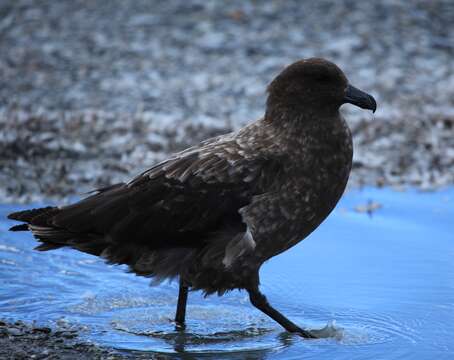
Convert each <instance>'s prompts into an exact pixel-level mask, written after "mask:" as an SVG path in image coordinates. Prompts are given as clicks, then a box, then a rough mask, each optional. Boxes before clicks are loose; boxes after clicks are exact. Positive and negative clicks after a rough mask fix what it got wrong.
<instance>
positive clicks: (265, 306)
mask: <svg viewBox="0 0 454 360" xmlns="http://www.w3.org/2000/svg"><path fill="white" fill-rule="evenodd" d="M247 291H248V293H249V299H250V300H251V303H252V305H254V306H255V307H256V308H257V309H259V310H260V311H262V312H264V313H265V314H266V315H268V316H269V317H270V318H271V319H273V320H274V321H277V322H278V323H279V324H280V325H281V326H282V327H284V329H285V330H287V331H289V332H292V333H299V334H300V335H301V336H303V337H305V338H315V336H314V335H312V334H311V333H310V332H309V331H307V330H304V329H301V328H300V327H299V326H297V325H295V324H294V323H292V322H291V321H290V320H289V319H287V318H286V317H285V316H284V315H282V314H281V313H280V312H279V311H277V310H276V309H274V308H273V307H272V306H271V305H270V304H269V303H268V300H267V299H266V297H265V295H263V294H262V293H261V292H260V290H259V289H258V287H255V288H252V289H247Z"/></svg>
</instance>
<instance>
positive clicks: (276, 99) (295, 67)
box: [267, 58, 377, 114]
mask: <svg viewBox="0 0 454 360" xmlns="http://www.w3.org/2000/svg"><path fill="white" fill-rule="evenodd" d="M268 93H269V96H268V101H267V112H269V111H271V112H274V111H278V112H283V111H291V112H292V113H294V112H297V113H303V114H304V113H306V114H320V113H327V114H329V113H337V111H338V110H339V107H340V106H341V105H342V104H345V103H350V104H353V105H356V106H359V107H360V108H363V109H369V110H372V111H373V112H375V110H376V108H377V104H376V102H375V99H374V98H373V97H372V96H371V95H369V94H367V93H365V92H363V91H361V90H359V89H357V88H355V87H354V86H352V85H350V84H349V83H348V80H347V78H346V76H345V75H344V73H343V72H342V70H341V69H339V67H338V66H337V65H335V64H333V63H332V62H330V61H328V60H325V59H321V58H310V59H305V60H300V61H297V62H295V63H293V64H291V65H289V66H287V67H286V68H285V69H284V70H283V71H282V72H281V73H280V74H279V75H278V76H276V78H275V79H274V80H273V81H272V82H271V84H270V85H269V86H268Z"/></svg>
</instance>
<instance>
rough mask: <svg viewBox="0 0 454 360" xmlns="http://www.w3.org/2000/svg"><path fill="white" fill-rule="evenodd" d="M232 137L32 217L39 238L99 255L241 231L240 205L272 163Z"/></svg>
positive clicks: (246, 201) (261, 182)
mask: <svg viewBox="0 0 454 360" xmlns="http://www.w3.org/2000/svg"><path fill="white" fill-rule="evenodd" d="M239 147H240V145H238V143H237V142H235V141H218V140H216V139H215V140H212V141H211V142H208V143H204V144H203V145H202V146H200V147H197V148H190V149H188V150H186V151H184V152H182V153H179V154H177V155H176V156H174V157H173V158H170V159H169V160H166V161H164V162H162V163H160V164H158V165H156V166H154V167H153V168H151V169H149V170H148V171H146V172H144V173H142V174H141V175H139V176H138V177H136V178H135V179H133V180H132V181H131V182H130V183H128V184H118V185H116V186H113V187H110V188H106V189H100V190H99V191H98V192H97V193H96V194H94V195H92V196H90V197H88V198H86V199H84V200H82V201H80V202H78V203H75V204H72V205H69V206H66V207H62V208H59V209H58V210H55V211H53V212H50V213H49V214H50V215H49V216H48V217H46V216H42V217H41V219H39V221H34V222H30V223H31V229H32V231H33V233H34V234H35V236H37V237H38V238H39V239H40V240H41V241H43V242H44V243H45V244H51V245H52V244H53V245H55V244H57V245H58V244H62V245H63V246H64V245H69V246H73V247H76V248H77V249H79V250H82V251H86V252H90V253H93V254H97V255H99V253H101V252H102V250H103V249H104V248H105V247H106V246H110V245H112V244H118V245H120V244H124V245H128V244H130V243H132V242H133V243H135V244H143V245H144V246H146V247H147V248H149V249H150V248H151V249H153V248H163V247H164V248H165V247H199V246H203V245H204V244H206V242H207V241H210V239H213V238H216V236H214V234H218V233H219V232H224V233H225V232H228V233H229V234H231V235H232V236H234V234H235V233H241V232H246V224H245V223H244V222H243V219H242V216H241V214H240V213H239V209H241V208H242V207H244V206H245V205H247V204H249V202H250V201H251V199H252V197H253V196H254V195H256V194H257V193H260V191H261V189H262V188H264V183H265V182H266V181H267V179H266V177H265V176H264V173H265V172H268V171H265V170H266V169H267V168H268V167H269V166H276V162H274V161H272V160H271V159H269V158H267V157H264V156H261V155H260V154H252V153H249V152H248V153H247V155H246V154H245V153H244V152H242V149H241V148H239Z"/></svg>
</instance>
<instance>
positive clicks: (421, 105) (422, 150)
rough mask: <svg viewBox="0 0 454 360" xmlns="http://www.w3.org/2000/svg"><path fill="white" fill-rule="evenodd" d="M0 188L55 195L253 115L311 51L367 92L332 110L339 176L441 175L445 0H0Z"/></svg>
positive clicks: (445, 132)
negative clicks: (346, 167) (350, 155)
mask: <svg viewBox="0 0 454 360" xmlns="http://www.w3.org/2000/svg"><path fill="white" fill-rule="evenodd" d="M0 14H1V16H0V77H1V79H2V86H1V87H0V166H1V169H2V170H1V172H0V183H1V184H2V186H1V188H0V199H2V201H3V202H30V201H36V200H42V199H47V200H52V199H53V200H58V201H62V199H64V198H67V197H68V196H71V195H80V194H83V193H84V192H86V191H89V190H91V189H93V188H94V187H99V186H104V185H108V184H111V183H114V182H118V181H125V180H128V179H129V178H130V177H131V176H133V175H136V174H137V173H139V172H140V171H142V170H144V169H146V168H147V167H149V166H151V165H153V164H154V163H156V162H157V161H159V160H162V159H164V158H165V157H166V156H168V155H169V154H170V153H171V152H174V151H176V150H180V149H182V148H184V147H186V146H188V145H191V144H194V143H196V142H198V141H200V140H201V139H204V138H206V137H209V136H213V135H217V134H220V133H225V132H228V131H231V130H235V129H237V128H239V127H240V126H242V125H244V124H245V123H247V122H250V121H253V120H255V119H257V118H259V117H260V116H261V115H262V114H263V109H264V101H265V89H266V85H267V83H268V82H269V81H270V80H271V79H272V78H273V76H275V75H276V74H277V73H278V72H279V70H280V69H282V68H283V66H285V65H286V64H289V63H291V62H293V61H295V60H297V59H299V58H304V57H310V56H322V57H326V58H328V59H331V60H333V61H334V62H336V63H337V64H339V65H340V66H341V67H342V68H343V69H344V71H345V72H346V74H347V75H348V76H349V78H350V80H351V82H352V83H353V84H355V85H356V86H358V87H360V88H362V89H363V90H365V91H367V92H370V93H371V94H373V95H374V96H375V97H376V99H377V102H378V106H379V107H378V111H377V112H376V114H375V115H372V114H369V113H366V112H363V111H356V110H355V109H353V107H351V106H349V105H347V106H344V107H343V111H344V113H345V114H346V116H347V118H348V121H349V123H350V126H351V128H352V130H353V133H354V139H355V159H354V160H355V162H354V170H353V173H352V176H351V181H350V185H354V186H356V185H379V186H381V185H391V186H398V187H402V186H404V187H405V186H416V187H420V188H423V189H434V188H438V187H440V186H446V185H449V184H452V183H453V181H454V172H453V171H452V168H453V165H454V137H453V136H452V135H453V127H454V61H452V60H453V57H454V29H453V27H452V26H451V25H452V23H453V21H454V4H453V3H452V2H451V1H441V0H438V1H431V2H426V1H414V0H413V1H394V0H393V1H370V2H352V1H347V0H343V1H317V2H312V1H286V2H280V1H267V2H260V1H258V2H244V1H229V2H228V3H224V2H216V1H175V0H172V1H154V2H148V1H134V2H124V1H110V2H108V3H106V2H102V1H91V2H85V1H71V2H70V1H64V2H54V1H39V2H35V1H28V0H18V1H4V2H2V3H1V5H0Z"/></svg>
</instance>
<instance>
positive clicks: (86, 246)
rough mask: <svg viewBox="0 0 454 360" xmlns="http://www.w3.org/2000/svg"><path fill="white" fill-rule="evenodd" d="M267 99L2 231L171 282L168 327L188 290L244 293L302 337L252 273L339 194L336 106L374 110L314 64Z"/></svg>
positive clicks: (340, 144)
mask: <svg viewBox="0 0 454 360" xmlns="http://www.w3.org/2000/svg"><path fill="white" fill-rule="evenodd" d="M268 93H269V95H268V100H267V107H266V113H265V115H264V117H263V118H262V119H260V120H258V121H256V122H254V123H251V124H250V125H248V126H246V127H244V128H243V129H241V130H239V131H238V132H234V133H230V134H226V135H223V136H219V137H216V138H213V139H209V140H206V141H204V142H202V143H201V144H200V145H198V146H194V147H192V148H189V149H187V150H185V151H182V152H180V153H177V154H175V155H174V156H172V157H170V158H169V159H168V160H166V161H164V162H162V163H160V164H157V165H155V166H154V167H152V168H151V169H149V170H147V171H146V172H144V173H143V174H141V175H139V176H137V177H136V178H134V179H133V180H132V181H130V182H129V183H121V184H117V185H113V186H111V187H108V188H104V189H98V190H97V191H96V192H95V193H94V194H93V195H91V196H89V197H87V198H86V199H83V200H81V201H79V202H77V203H75V204H72V205H69V206H63V207H47V208H42V209H33V210H26V211H21V212H17V213H13V214H10V215H9V218H10V219H14V220H18V221H22V222H23V223H25V225H24V224H22V225H17V226H15V227H13V228H12V230H30V231H31V232H32V233H33V235H34V236H35V237H36V238H37V239H38V240H39V241H40V242H41V245H39V246H38V247H37V249H38V250H51V249H55V248H59V247H62V246H70V247H72V248H74V249H77V250H80V251H83V252H86V253H89V254H93V255H97V256H102V257H103V258H105V259H106V260H107V261H108V262H109V263H115V264H126V265H128V266H129V268H130V270H131V271H132V272H134V273H136V274H138V275H143V276H149V277H153V278H154V279H155V280H162V279H168V278H175V277H179V278H180V295H179V302H178V309H177V315H176V321H177V322H178V323H180V324H182V323H183V322H184V316H185V305H186V296H187V289H188V287H189V288H191V289H194V290H203V291H204V292H205V293H206V294H211V293H214V292H217V293H218V294H223V293H224V292H226V291H228V290H232V289H246V290H247V291H248V292H249V295H250V299H251V302H252V304H253V305H254V306H256V307H257V308H259V309H260V310H262V311H263V312H265V313H266V314H267V315H269V316H270V317H272V318H273V319H275V320H276V321H278V322H279V323H280V324H281V325H282V326H284V327H285V328H286V329H287V330H288V331H292V332H299V333H300V334H302V335H303V336H306V337H311V336H312V334H310V332H308V331H306V330H303V329H301V328H299V327H298V326H296V325H295V324H293V323H292V322H290V321H289V320H288V319H286V318H285V317H284V316H283V315H281V314H280V313H279V312H277V311H276V310H275V309H273V308H272V307H271V306H270V305H269V304H268V302H267V301H266V298H265V297H264V296H263V295H262V294H261V293H260V292H259V289H258V285H259V275H258V273H259V268H260V266H261V265H262V263H263V262H264V261H265V260H267V259H269V258H271V257H272V256H275V255H277V254H279V253H281V252H283V251H285V250H286V249H288V248H290V247H291V246H293V245H295V244H296V243H298V242H299V241H301V240H302V239H304V238H305V237H306V236H307V235H309V234H310V233H311V232H312V231H313V230H314V229H315V228H317V226H318V225H319V224H320V223H321V222H322V221H323V220H324V219H325V218H326V216H328V214H329V213H330V212H331V210H332V209H333V208H334V206H335V205H336V203H337V201H338V200H339V198H340V196H341V195H342V193H343V191H344V189H345V186H346V184H347V179H348V176H349V173H350V168H351V162H352V142H351V135H350V132H349V129H348V127H347V125H346V123H345V121H344V120H343V118H342V117H341V116H340V114H339V107H340V106H341V105H342V104H343V103H345V102H350V103H353V104H356V105H358V106H360V107H362V108H367V109H372V110H375V108H376V104H375V100H374V99H373V98H372V97H371V96H370V95H367V94H365V93H363V92H361V91H360V90H358V89H356V88H354V87H352V86H351V85H348V82H347V79H346V77H345V75H344V74H343V73H342V71H341V70H340V69H339V68H338V67H337V66H336V65H334V64H333V63H330V62H328V61H326V60H323V59H316V58H313V59H307V60H301V61H298V62H296V63H294V64H292V65H290V66H288V67H287V68H286V69H284V70H283V71H282V72H281V73H280V74H279V75H278V76H277V77H276V78H275V79H274V80H273V81H272V82H271V84H270V85H269V87H268Z"/></svg>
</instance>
